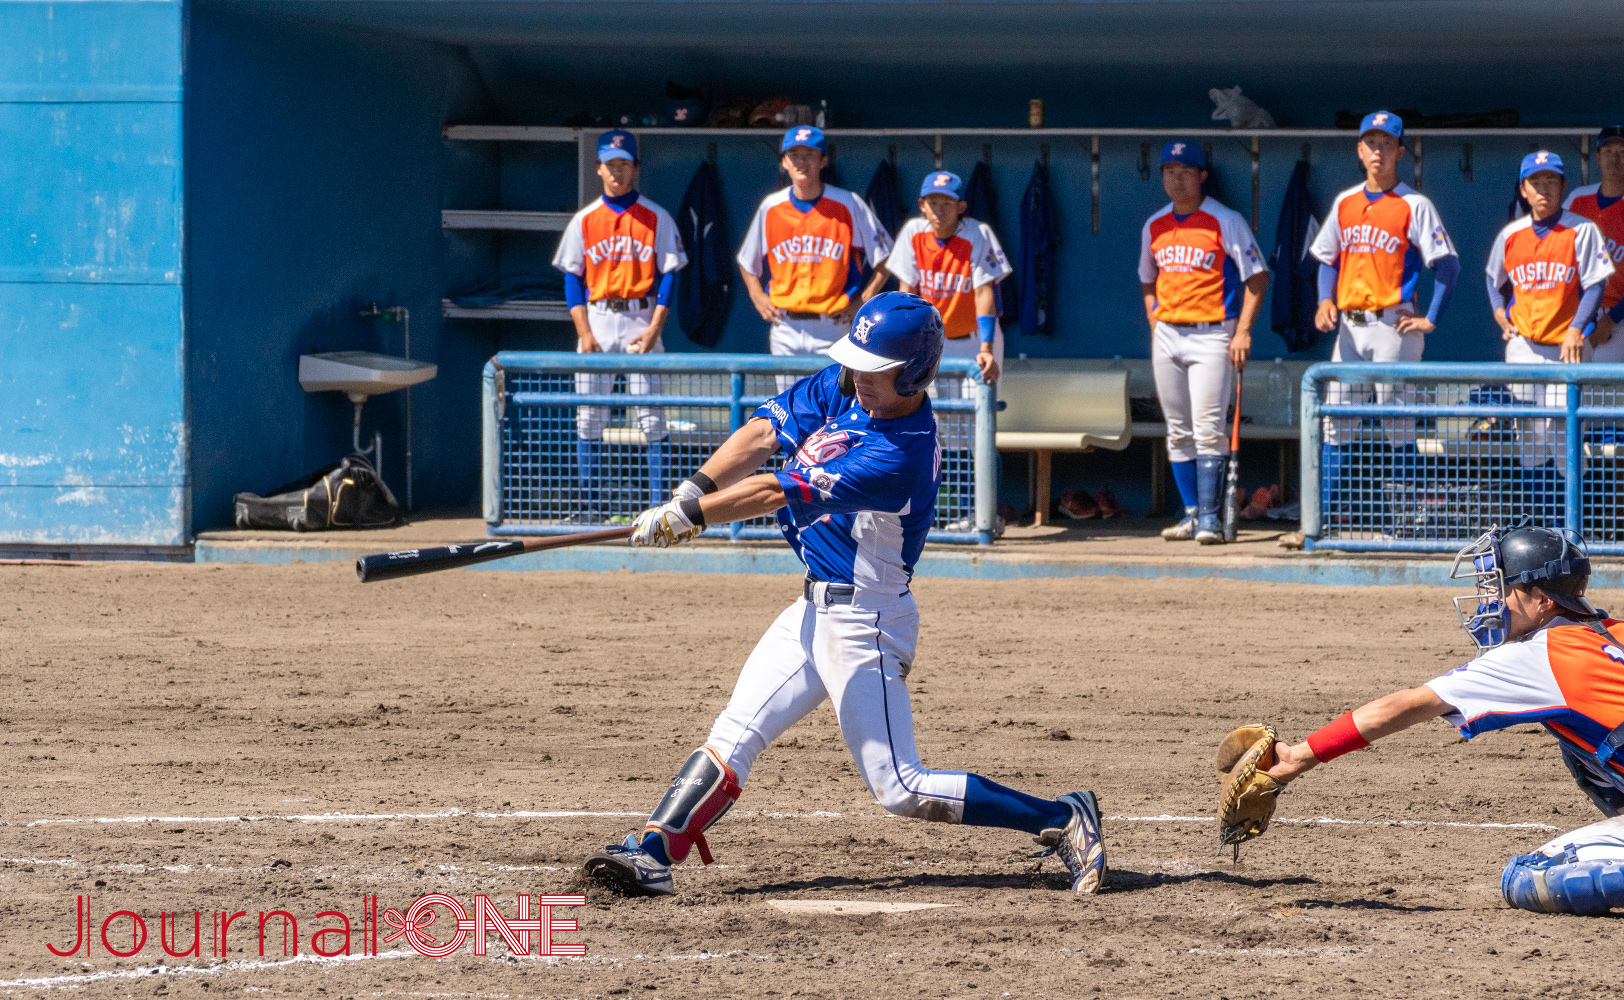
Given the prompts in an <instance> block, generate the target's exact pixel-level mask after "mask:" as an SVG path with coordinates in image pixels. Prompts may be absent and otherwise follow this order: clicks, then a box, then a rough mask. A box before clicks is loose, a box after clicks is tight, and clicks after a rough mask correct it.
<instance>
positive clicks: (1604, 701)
mask: <svg viewBox="0 0 1624 1000" xmlns="http://www.w3.org/2000/svg"><path fill="white" fill-rule="evenodd" d="M1455 575H1456V576H1457V577H1466V578H1470V579H1473V580H1474V581H1475V582H1476V585H1477V593H1476V594H1474V595H1473V596H1471V597H1461V598H1456V599H1455V605H1456V610H1457V613H1458V614H1459V615H1460V619H1461V625H1462V627H1464V628H1465V629H1466V632H1467V634H1468V635H1470V636H1471V637H1472V641H1473V642H1474V643H1476V644H1477V647H1478V654H1479V655H1478V656H1477V658H1476V659H1474V660H1472V661H1471V662H1469V663H1467V664H1466V665H1465V666H1462V667H1456V668H1455V669H1454V670H1451V671H1450V672H1449V673H1447V674H1444V675H1443V676H1442V677H1435V678H1433V679H1432V680H1430V681H1428V682H1427V683H1425V684H1423V685H1422V686H1420V687H1416V688H1410V689H1408V690H1403V691H1395V692H1393V693H1392V694H1389V695H1387V696H1386V697H1384V698H1378V699H1377V700H1375V701H1373V702H1370V703H1369V704H1366V705H1363V706H1361V707H1359V708H1356V709H1354V710H1353V711H1351V712H1348V713H1345V714H1344V715H1343V716H1342V717H1341V718H1339V719H1337V720H1336V721H1335V722H1332V723H1331V724H1330V725H1328V726H1326V727H1324V728H1323V729H1321V730H1319V731H1318V732H1316V733H1314V734H1313V735H1311V736H1309V737H1308V739H1307V740H1306V741H1305V742H1302V743H1298V744H1295V745H1288V744H1286V743H1272V746H1271V747H1270V748H1269V749H1270V750H1271V751H1272V753H1270V754H1268V755H1267V756H1266V757H1265V758H1264V759H1263V760H1262V761H1261V763H1260V764H1259V767H1262V765H1264V764H1270V763H1271V762H1272V766H1269V767H1267V769H1266V770H1259V771H1258V772H1257V773H1256V774H1255V775H1254V776H1252V777H1251V778H1250V779H1249V783H1250V785H1251V789H1250V790H1251V791H1252V792H1253V793H1254V794H1256V795H1261V796H1262V797H1264V798H1267V799H1270V800H1272V797H1273V796H1274V795H1275V794H1277V793H1278V791H1279V788H1280V786H1281V784H1283V783H1286V782H1290V781H1293V780H1296V779H1297V778H1299V777H1301V776H1302V775H1303V774H1305V773H1306V772H1308V771H1309V770H1311V769H1312V768H1314V767H1317V766H1318V765H1320V764H1324V763H1329V762H1330V761H1333V760H1335V759H1336V758H1337V757H1340V756H1342V755H1343V754H1345V753H1348V752H1350V751H1353V750H1358V749H1362V748H1363V747H1366V746H1369V745H1370V744H1371V743H1374V742H1375V741H1376V740H1379V739H1382V738H1383V737H1386V736H1391V735H1392V734H1394V733H1397V732H1400V731H1402V730H1405V729H1408V728H1409V727H1411V726H1413V725H1416V724H1417V723H1420V722H1424V721H1426V720H1428V719H1433V718H1437V717H1439V716H1442V717H1443V718H1445V719H1447V720H1448V721H1449V722H1450V723H1451V724H1452V725H1454V726H1455V727H1456V728H1457V729H1458V730H1459V731H1460V734H1461V735H1462V736H1464V737H1466V738H1467V739H1472V738H1474V737H1477V736H1480V735H1482V734H1483V733H1486V732H1490V731H1492V730H1495V729H1506V728H1509V727H1511V726H1521V725H1527V724H1528V723H1531V722H1533V723H1539V724H1541V725H1543V726H1544V727H1545V728H1546V729H1547V730H1548V731H1549V732H1550V733H1551V734H1552V735H1553V736H1555V737H1556V741H1557V748H1558V749H1560V751H1561V753H1562V758H1563V761H1564V762H1565V763H1566V764H1567V767H1568V770H1569V772H1571V773H1572V775H1573V777H1574V780H1576V781H1577V782H1578V783H1579V787H1580V788H1581V789H1583V790H1584V793H1585V795H1586V796H1587V797H1589V798H1590V800H1591V801H1592V802H1593V803H1595V805H1596V807H1597V808H1598V809H1600V810H1601V812H1602V814H1603V815H1604V816H1606V817H1607V818H1606V819H1604V820H1602V821H1601V822H1599V823H1592V824H1591V825H1589V826H1584V827H1580V828H1579V829H1577V830H1573V831H1571V832H1568V833H1564V834H1561V835H1559V836H1556V837H1553V838H1551V840H1549V841H1547V842H1546V843H1545V844H1544V845H1542V846H1541V847H1539V848H1538V849H1537V850H1536V851H1535V852H1534V853H1532V854H1520V855H1517V856H1515V857H1513V858H1511V859H1510V860H1509V861H1508V862H1507V863H1506V867H1505V870H1504V872H1503V873H1502V874H1501V876H1500V891H1501V893H1502V894H1503V895H1504V897H1505V900H1506V902H1507V903H1508V904H1510V905H1511V906H1515V907H1519V908H1521V909H1524V910H1533V911H1535V912H1538V913H1583V914H1599V913H1606V912H1607V910H1608V909H1609V908H1611V907H1615V906H1624V816H1620V815H1619V813H1620V811H1621V810H1624V758H1621V757H1619V756H1617V754H1618V751H1619V749H1620V748H1621V747H1624V642H1621V641H1620V640H1619V638H1618V636H1620V635H1624V630H1621V629H1620V623H1619V622H1618V621H1616V620H1613V619H1610V618H1607V617H1606V615H1605V614H1604V613H1603V612H1600V611H1597V610H1596V609H1595V608H1593V607H1591V605H1590V602H1589V601H1587V600H1585V597H1584V591H1585V586H1586V584H1587V583H1588V581H1589V577H1590V560H1589V558H1588V557H1587V556H1586V554H1585V551H1584V547H1583V542H1582V541H1580V540H1579V539H1578V537H1577V536H1576V535H1572V534H1571V533H1570V534H1569V535H1563V534H1561V533H1559V532H1557V531H1555V530H1552V529H1549V528H1539V527H1529V526H1520V527H1516V528H1513V529H1510V530H1506V529H1500V528H1496V529H1494V530H1492V531H1490V532H1488V533H1486V534H1484V535H1483V536H1482V537H1480V538H1479V539H1477V541H1475V542H1473V543H1472V544H1471V545H1469V546H1467V547H1466V548H1465V549H1462V550H1461V552H1460V554H1459V555H1457V556H1456V558H1455ZM1248 728H1258V729H1262V728H1263V727H1248ZM1239 732H1241V731H1239V730H1237V733H1239ZM1270 732H1271V733H1272V730H1271V731H1270ZM1231 735H1232V736H1233V735H1235V734H1231ZM1232 798H1233V799H1234V800H1236V801H1244V800H1245V799H1246V796H1245V795H1244V794H1243V795H1239V796H1233V797H1232ZM1270 808H1271V809H1272V806H1271V807H1270ZM1227 820H1228V817H1225V816H1223V815H1222V814H1221V815H1220V821H1221V822H1227ZM1267 821H1268V818H1267V815H1266V814H1265V815H1263V818H1262V827H1266V826H1267ZM1254 829H1255V830H1256V832H1259V833H1260V832H1262V830H1261V828H1258V827H1254ZM1241 839H1244V838H1241Z"/></svg>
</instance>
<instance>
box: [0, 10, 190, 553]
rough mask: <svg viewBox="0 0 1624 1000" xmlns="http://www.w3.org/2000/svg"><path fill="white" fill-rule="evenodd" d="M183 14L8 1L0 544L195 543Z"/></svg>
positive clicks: (1, 98) (2, 83)
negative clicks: (184, 247) (190, 500)
mask: <svg viewBox="0 0 1624 1000" xmlns="http://www.w3.org/2000/svg"><path fill="white" fill-rule="evenodd" d="M183 17H184V8H183V5H182V4H181V3H178V2H157V0H151V2H144V3H117V2H113V3H100V2H86V3H64V4H53V3H17V2H6V3H0V38H3V39H5V42H4V44H0V148H4V149H5V150H6V151H7V152H6V154H5V155H4V156H0V191H5V192H6V207H5V208H4V209H3V210H0V543H24V544H42V543H43V544H52V545H68V546H71V545H80V544H98V545H107V544H112V545H131V546H175V545H180V544H183V543H184V542H186V541H187V508H186V446H187V435H186V412H185V395H184V391H183V383H182V357H183V350H184V329H183V324H182V301H181V300H182V293H181V288H182V280H183V278H182V267H181V234H182V218H181V189H182V177H183V170H182V157H181V86H182V83H181V78H182V30H183Z"/></svg>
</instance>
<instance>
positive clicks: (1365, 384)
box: [1301, 362, 1624, 553]
mask: <svg viewBox="0 0 1624 1000" xmlns="http://www.w3.org/2000/svg"><path fill="white" fill-rule="evenodd" d="M1331 396H1334V397H1335V398H1334V399H1333V398H1328V397H1331ZM1301 426H1302V484H1301V500H1302V530H1303V535H1304V548H1307V549H1316V548H1324V549H1337V550H1343V551H1418V552H1449V551H1454V550H1456V549H1458V548H1460V547H1461V546H1462V545H1464V544H1466V543H1467V542H1469V541H1470V540H1471V539H1472V538H1474V537H1476V536H1477V535H1478V534H1481V533H1482V532H1483V531H1485V530H1487V529H1488V528H1489V527H1492V526H1494V525H1495V524H1506V523H1509V522H1510V521H1511V520H1513V519H1514V518H1516V517H1519V516H1521V515H1522V514H1528V515H1530V516H1533V517H1534V518H1535V519H1536V521H1543V522H1545V523H1548V524H1552V525H1553V526H1567V527H1573V528H1575V529H1577V530H1579V531H1580V532H1581V534H1584V535H1585V536H1586V538H1587V540H1588V541H1589V542H1590V547H1591V550H1592V551H1595V552H1598V553H1624V497H1621V491H1620V487H1621V486H1624V364H1579V365H1564V364H1549V365H1539V364H1534V365H1529V364H1445V363H1435V362H1415V363H1369V362H1332V363H1323V364H1316V365H1313V366H1312V367H1310V368H1309V369H1308V371H1307V372H1305V373H1304V374H1303V381H1302V425H1301ZM1558 427H1560V429H1559V430H1558ZM1558 497H1560V503H1558V502H1557V498H1558Z"/></svg>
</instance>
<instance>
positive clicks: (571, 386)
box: [484, 351, 996, 543]
mask: <svg viewBox="0 0 1624 1000" xmlns="http://www.w3.org/2000/svg"><path fill="white" fill-rule="evenodd" d="M830 363H831V362H830V361H829V359H828V358H825V357H774V356H763V355H695V354H651V355H637V354H573V353H566V352H541V351H522V352H521V351H513V352H504V353H501V354H498V355H497V356H496V357H495V358H494V359H492V361H491V363H490V364H488V365H487V366H486V368H485V401H484V409H485V445H484V447H485V463H484V468H485V484H484V493H485V499H484V506H485V520H486V523H487V524H489V525H490V531H491V533H492V534H498V535H515V534H517V535H526V534H562V533H568V532H575V531H585V530H589V529H592V528H599V527H605V526H614V525H620V524H630V523H631V522H632V520H633V519H634V518H635V517H636V516H637V514H638V513H639V512H641V511H642V510H644V509H646V508H648V507H650V506H653V505H655V504H658V503H664V502H665V501H666V500H668V499H670V496H671V489H672V487H673V486H675V485H676V484H677V483H678V482H681V481H682V480H683V479H685V478H687V477H688V476H690V475H692V474H693V473H694V472H695V471H697V470H698V468H699V466H700V465H701V464H702V463H703V462H704V461H705V459H707V458H709V457H710V455H711V453H712V452H714V451H715V450H716V449H717V448H718V447H720V446H721V445H722V443H723V442H724V441H726V440H727V438H728V436H729V435H731V434H732V433H733V431H734V430H736V429H738V428H739V427H741V426H743V425H744V423H745V421H747V420H749V419H750V417H751V415H752V414H753V413H754V412H755V409H756V407H757V406H760V405H761V404H762V403H764V402H765V401H766V400H768V399H769V398H771V397H772V396H774V395H776V394H777V393H779V392H781V391H783V390H784V389H787V388H789V387H790V386H791V385H793V384H794V382H795V380H796V379H798V378H801V377H804V376H806V375H810V374H813V373H815V372H817V371H820V370H822V369H823V368H824V367H826V366H827V365H829V364H830ZM974 372H975V364H974V362H970V361H962V360H960V361H943V362H942V368H941V373H940V375H939V377H938V378H937V383H936V386H935V387H933V390H932V392H931V395H932V396H933V397H934V398H933V401H932V407H933V410H934V412H935V414H936V427H937V436H938V440H939V442H940V445H941V449H942V479H941V485H940V487H939V488H938V490H937V495H936V522H935V526H934V528H933V529H932V531H931V534H930V538H931V540H932V541H943V542H980V543H988V542H990V541H991V540H992V530H993V518H994V515H995V509H994V508H995V506H996V499H995V497H996V495H995V493H994V492H993V491H994V489H995V483H994V482H993V478H992V477H993V475H994V474H995V472H996V459H995V456H994V453H993V445H992V419H993V414H992V411H991V407H992V406H993V405H994V404H993V400H992V393H991V389H990V387H986V386H984V385H982V383H981V382H980V381H979V379H977V378H976V377H975V375H974ZM981 423H985V433H984V435H981V436H984V437H985V439H986V440H985V442H984V449H985V452H984V454H979V453H978V427H979V425H980V424H981ZM782 464H783V456H782V455H776V456H774V457H773V458H772V459H770V460H769V461H768V462H767V464H765V465H764V466H762V471H772V470H774V469H777V468H780V467H781V466H782ZM978 491H979V492H980V494H981V495H980V497H979V503H980V506H978ZM983 515H984V516H983ZM705 534H706V535H707V536H711V537H729V538H769V537H770V538H777V537H778V536H779V532H778V529H777V528H776V527H775V526H774V521H773V519H772V518H771V517H764V518H757V519H754V520H750V521H742V522H737V523H734V524H730V525H721V526H717V527H714V528H709V529H707V530H706V531H705Z"/></svg>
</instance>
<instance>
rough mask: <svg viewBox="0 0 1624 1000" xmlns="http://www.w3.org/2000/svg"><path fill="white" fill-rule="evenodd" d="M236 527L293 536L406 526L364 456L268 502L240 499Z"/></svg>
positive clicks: (318, 474) (252, 495) (248, 496)
mask: <svg viewBox="0 0 1624 1000" xmlns="http://www.w3.org/2000/svg"><path fill="white" fill-rule="evenodd" d="M231 502H232V504H233V505H234V506H235V507H236V520H237V527H239V528H274V529H279V530H283V531H286V530H289V529H291V530H293V531H327V530H330V529H333V528H393V527H395V526H396V525H400V524H405V523H406V518H405V516H404V515H402V514H401V512H400V504H398V503H396V502H395V495H394V494H393V493H391V492H389V487H388V486H385V485H384V482H383V480H382V479H379V478H378V474H377V473H376V472H374V471H373V470H372V463H371V462H368V461H367V460H366V456H364V455H351V456H349V457H348V458H346V459H344V460H343V461H342V462H339V463H338V464H337V465H330V466H328V467H327V468H325V469H318V470H316V471H315V472H312V473H310V474H309V475H308V476H305V477H304V478H302V479H298V480H295V481H294V482H291V483H288V484H287V485H286V486H282V487H280V488H278V489H275V490H272V491H271V495H270V496H263V497H262V496H260V495H259V494H257V493H238V494H237V495H236V496H234V497H232V498H231Z"/></svg>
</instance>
